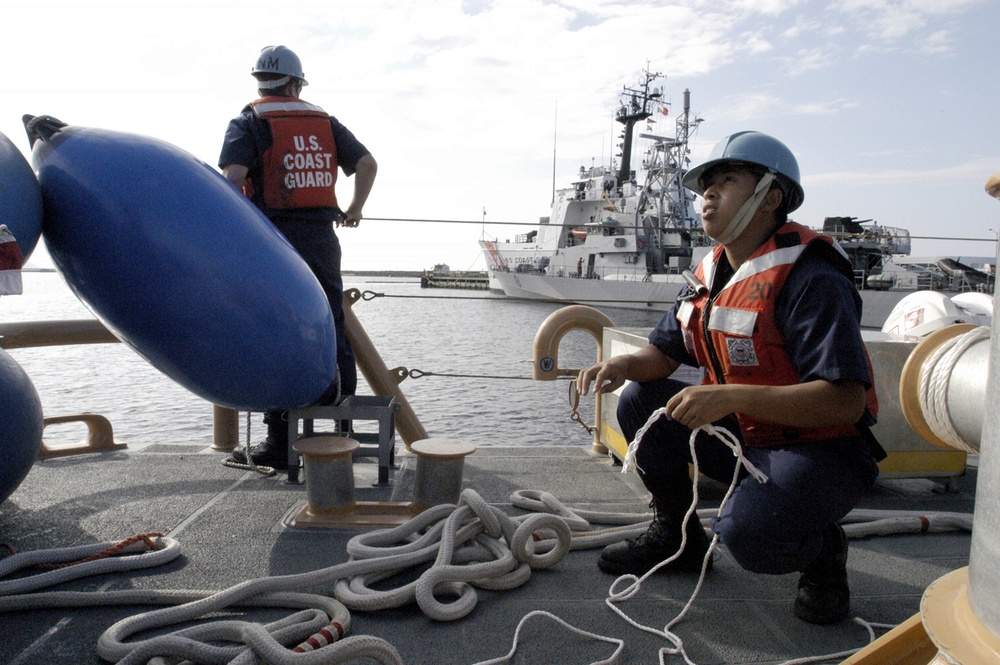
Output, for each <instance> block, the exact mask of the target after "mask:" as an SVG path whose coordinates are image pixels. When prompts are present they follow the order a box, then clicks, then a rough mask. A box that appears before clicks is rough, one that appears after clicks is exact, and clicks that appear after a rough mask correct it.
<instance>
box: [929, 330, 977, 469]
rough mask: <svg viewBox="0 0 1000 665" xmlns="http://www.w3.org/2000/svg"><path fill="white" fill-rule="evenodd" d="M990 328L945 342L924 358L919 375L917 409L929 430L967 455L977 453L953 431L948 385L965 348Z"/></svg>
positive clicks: (975, 447)
mask: <svg viewBox="0 0 1000 665" xmlns="http://www.w3.org/2000/svg"><path fill="white" fill-rule="evenodd" d="M990 330H991V329H990V327H989V326H979V327H977V328H973V329H972V330H970V331H968V332H966V333H963V334H961V335H958V336H956V337H953V338H951V339H949V340H946V341H945V342H943V343H942V344H941V346H940V347H938V349H937V350H936V351H935V352H934V353H933V354H932V355H931V357H930V358H928V359H927V360H926V361H925V362H924V364H923V366H922V368H921V372H920V409H921V411H922V412H923V414H924V419H925V420H926V421H927V424H928V426H929V427H930V428H931V431H932V432H934V434H935V435H936V436H937V437H938V438H940V439H941V440H942V441H944V442H945V443H947V444H948V445H950V446H952V447H954V448H956V449H957V450H962V451H965V452H967V453H973V454H976V453H978V452H979V449H978V447H977V446H975V445H973V444H972V443H970V442H968V441H965V440H964V439H963V438H962V437H961V435H960V434H959V433H958V432H957V431H956V430H955V426H954V424H953V423H952V421H951V417H950V416H949V414H948V384H949V383H950V381H951V374H952V372H953V371H954V369H955V365H956V364H957V363H958V360H959V358H961V357H962V354H964V353H965V352H966V351H967V350H968V349H969V347H971V346H972V345H973V344H975V343H976V342H979V341H981V340H984V339H989V338H990Z"/></svg>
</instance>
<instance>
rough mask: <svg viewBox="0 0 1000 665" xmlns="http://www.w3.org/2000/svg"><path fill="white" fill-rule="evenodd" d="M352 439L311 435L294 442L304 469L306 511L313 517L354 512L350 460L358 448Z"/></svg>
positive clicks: (352, 478)
mask: <svg viewBox="0 0 1000 665" xmlns="http://www.w3.org/2000/svg"><path fill="white" fill-rule="evenodd" d="M360 445H361V444H360V443H358V442H357V441H356V440H354V439H348V438H346V437H342V436H314V437H309V438H306V439H300V440H299V441H296V442H295V444H294V445H293V447H294V448H295V450H297V451H298V452H299V454H300V455H302V459H303V465H304V467H305V481H306V500H307V501H308V506H307V511H308V513H309V514H310V515H312V516H324V515H339V514H343V513H350V512H353V511H354V509H355V507H356V505H357V504H356V501H355V499H354V463H353V460H352V458H351V456H352V454H353V453H354V451H355V450H357V449H358V448H359V447H360Z"/></svg>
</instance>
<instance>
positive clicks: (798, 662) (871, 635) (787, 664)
mask: <svg viewBox="0 0 1000 665" xmlns="http://www.w3.org/2000/svg"><path fill="white" fill-rule="evenodd" d="M853 621H854V623H856V624H858V625H859V626H861V627H862V628H864V629H865V630H866V631H868V644H871V643H872V642H874V641H875V628H881V629H892V628H895V626H894V625H892V624H888V623H871V622H868V621H865V620H864V619H862V618H860V617H854V619H853ZM862 649H864V647H858V648H856V649H848V650H847V651H838V652H837V653H828V654H825V655H822V656H806V657H805V658H795V659H793V660H786V661H784V662H783V663H780V665H808V664H809V663H823V662H826V661H828V660H832V661H836V662H838V663H839V662H840V661H842V660H843V659H844V658H849V657H850V656H853V655H854V654H856V653H857V652H859V651H861V650H862Z"/></svg>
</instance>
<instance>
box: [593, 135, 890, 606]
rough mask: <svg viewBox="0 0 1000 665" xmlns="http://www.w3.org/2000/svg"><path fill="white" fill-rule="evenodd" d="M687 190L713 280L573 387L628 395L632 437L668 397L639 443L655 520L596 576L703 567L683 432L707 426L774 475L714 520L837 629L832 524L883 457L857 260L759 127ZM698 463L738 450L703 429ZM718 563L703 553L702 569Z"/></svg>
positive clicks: (845, 598) (727, 143)
mask: <svg viewBox="0 0 1000 665" xmlns="http://www.w3.org/2000/svg"><path fill="white" fill-rule="evenodd" d="M684 185H685V186H686V187H688V188H689V189H691V190H693V191H695V192H696V193H698V194H700V195H701V196H702V197H703V202H702V224H703V226H704V228H705V232H706V233H708V235H710V236H711V237H712V238H713V239H715V240H716V241H718V243H719V244H718V245H717V246H716V247H715V248H714V249H713V251H712V252H711V253H709V254H708V255H707V256H706V257H705V259H704V260H703V261H702V262H701V264H700V265H699V266H698V267H697V269H696V270H695V277H696V278H697V279H698V280H700V282H701V283H702V284H703V285H704V286H705V287H707V288H698V289H695V288H693V287H691V288H689V289H688V291H687V292H686V293H684V294H682V295H681V297H679V298H678V300H677V302H676V303H675V304H674V306H673V307H672V308H671V309H670V311H669V312H667V314H666V315H664V317H663V318H662V319H661V320H660V322H659V323H658V324H657V326H656V328H655V329H654V330H653V332H652V333H651V334H650V335H649V345H648V346H646V347H644V348H643V349H641V350H639V351H637V352H635V353H632V354H628V355H620V356H615V357H613V358H610V359H609V360H605V361H603V362H600V363H598V364H597V365H595V366H593V367H591V368H589V369H587V370H585V371H584V372H582V373H581V374H580V375H579V377H578V378H577V386H578V389H579V391H580V394H582V395H586V394H587V392H588V391H589V389H590V387H591V385H592V384H593V386H594V388H595V390H596V391H597V392H599V393H607V392H610V391H613V390H617V389H618V388H620V387H621V386H622V385H624V384H625V382H626V381H632V382H633V383H631V384H629V385H628V386H627V387H626V388H625V390H624V391H623V393H622V396H621V399H620V401H619V406H618V414H617V415H618V422H619V424H620V426H621V430H622V433H623V434H624V435H625V437H626V438H627V439H628V440H629V441H632V440H633V439H634V437H635V435H636V433H637V431H638V430H639V429H640V428H641V427H642V426H643V425H645V423H646V421H647V419H648V418H649V417H650V416H651V414H652V413H653V412H654V411H655V410H656V409H658V408H661V407H664V406H665V407H666V418H660V419H659V420H657V421H656V422H655V424H653V425H652V426H651V427H650V428H649V429H648V430H647V431H646V433H645V435H644V437H643V438H642V441H641V443H640V445H639V446H638V449H637V451H636V457H635V463H636V467H637V468H638V469H639V476H640V478H641V479H642V482H643V484H644V485H645V486H646V489H648V490H649V492H650V493H651V495H652V506H653V508H654V518H653V521H652V523H651V524H650V527H649V529H648V530H647V531H646V533H644V534H642V535H641V536H639V537H638V538H636V539H634V540H631V541H627V542H622V543H616V544H614V545H609V546H608V547H606V548H605V549H604V551H603V552H602V553H601V556H600V559H599V560H598V566H599V567H600V568H601V570H603V571H605V572H608V573H612V574H616V575H621V574H624V573H632V574H635V575H641V574H643V573H645V572H647V571H648V570H650V569H651V568H652V567H653V566H655V565H656V564H658V563H659V562H661V561H663V560H665V559H667V558H668V557H671V556H673V555H674V554H675V553H677V552H678V550H680V547H681V538H682V534H684V533H686V534H687V541H686V545H685V547H684V550H683V552H681V554H680V556H679V557H678V558H677V559H676V560H674V561H673V562H671V563H670V564H667V565H666V566H664V567H663V568H661V569H660V570H661V571H677V570H681V571H697V570H699V569H700V567H701V565H702V560H703V559H704V556H705V554H706V552H707V550H708V547H709V540H708V537H707V535H706V533H705V531H704V529H702V527H701V524H700V523H699V521H698V518H697V516H696V515H693V516H692V518H691V519H690V520H689V521H688V522H687V523H686V524H685V523H684V516H685V514H686V513H687V510H688V508H689V507H690V504H691V502H692V496H693V494H692V486H691V483H692V481H691V478H690V473H689V470H688V464H689V462H690V461H691V456H690V450H689V439H690V436H691V432H692V430H695V429H697V428H699V427H702V426H704V425H709V424H713V423H714V424H716V425H719V426H724V427H726V428H727V429H728V430H730V431H731V432H732V433H734V434H736V435H737V436H738V437H739V439H740V442H741V449H742V453H743V455H744V456H745V457H746V459H747V460H748V461H749V462H751V463H752V464H753V465H754V466H755V467H756V468H757V469H759V470H760V471H762V472H763V473H764V474H765V475H766V476H767V478H768V479H767V481H766V482H759V481H758V480H756V479H755V478H754V477H753V476H750V475H748V474H747V473H746V471H745V470H743V472H742V480H741V481H740V484H739V486H738V488H737V489H736V491H735V492H734V493H733V495H732V497H731V499H730V501H729V502H728V503H727V504H726V506H725V510H724V511H723V513H722V514H721V515H720V516H719V517H717V518H715V519H714V520H713V522H712V529H713V530H714V531H715V532H716V533H717V534H719V536H720V539H721V541H722V543H723V544H724V545H725V546H726V547H727V549H728V550H729V552H730V554H732V556H733V558H734V559H735V560H736V562H737V563H738V564H739V565H740V566H742V567H743V568H745V569H747V570H750V571H752V572H756V573H768V574H785V573H792V572H800V573H801V574H800V578H799V590H798V596H797V598H796V600H795V605H794V612H795V614H796V616H798V617H799V618H801V619H804V620H805V621H809V622H813V623H820V624H825V623H833V622H836V621H840V620H841V619H843V618H844V617H845V616H847V614H848V612H849V609H850V592H849V589H848V583H847V538H846V536H845V534H844V530H843V529H842V528H841V527H840V525H839V524H838V521H839V520H840V519H841V518H843V517H844V516H845V515H847V513H848V512H850V510H851V509H852V508H853V507H854V506H855V504H856V503H857V502H858V500H859V499H860V498H861V497H862V495H863V494H864V493H865V492H866V491H867V490H868V489H869V488H870V487H871V486H872V484H873V483H874V482H875V479H876V477H877V476H878V467H877V466H876V461H877V460H878V459H881V458H882V457H884V456H885V453H884V452H882V450H881V448H880V447H879V446H878V444H877V443H876V442H875V441H874V439H873V438H872V437H871V433H870V430H869V429H868V425H869V424H871V423H872V422H874V420H873V419H874V416H875V414H876V412H877V409H878V404H877V401H876V399H875V392H874V388H873V379H872V375H871V368H870V363H869V362H868V357H867V354H866V351H865V347H864V344H863V342H862V340H861V329H860V320H861V297H860V294H859V293H858V291H857V289H856V288H855V287H854V284H853V281H852V279H851V277H850V275H851V271H850V262H849V261H848V259H847V256H846V255H845V254H844V252H843V250H841V249H840V247H839V246H838V245H837V244H836V243H835V242H834V241H833V240H832V239H831V238H829V237H827V236H824V235H821V234H819V233H816V232H814V231H811V230H809V229H807V228H806V227H804V226H801V225H799V224H797V223H795V222H789V221H787V214H788V213H789V212H791V211H793V210H795V209H796V208H797V207H798V206H799V205H800V204H801V203H802V200H803V191H802V186H801V185H800V184H799V167H798V163H797V162H796V160H795V157H794V155H793V154H792V153H791V151H789V150H788V148H787V147H786V146H785V145H784V144H783V143H781V142H779V141H777V140H776V139H774V138H772V137H770V136H768V135H766V134H761V133H760V132H739V133H736V134H733V135H732V136H729V137H726V138H725V139H723V140H722V141H721V142H720V143H719V144H718V145H716V146H715V148H714V150H713V151H712V154H711V156H710V157H709V159H708V161H706V162H705V163H704V164H701V165H699V166H697V167H695V168H693V169H691V170H690V171H689V172H688V173H687V174H686V175H685V177H684ZM682 363H683V364H686V365H691V366H695V367H701V368H704V370H705V374H704V377H705V378H704V380H703V382H702V384H701V385H697V386H691V385H687V384H685V383H683V382H681V381H678V380H676V379H673V378H670V377H671V375H672V374H673V373H674V371H675V370H676V369H677V368H678V367H679V366H680V364H682ZM695 451H696V454H697V456H698V465H699V469H700V471H701V472H703V473H705V474H706V475H707V476H709V477H711V478H714V479H716V480H720V481H723V482H727V483H728V482H730V480H731V479H732V475H733V472H734V470H735V465H736V463H737V462H736V459H735V457H734V455H733V453H732V452H731V451H730V449H729V448H728V447H726V446H725V445H724V444H723V443H722V442H721V441H719V440H718V439H716V438H715V437H714V436H710V435H709V434H707V433H706V432H704V431H702V432H699V434H698V437H697V439H696V444H695ZM710 563H711V561H709V564H710Z"/></svg>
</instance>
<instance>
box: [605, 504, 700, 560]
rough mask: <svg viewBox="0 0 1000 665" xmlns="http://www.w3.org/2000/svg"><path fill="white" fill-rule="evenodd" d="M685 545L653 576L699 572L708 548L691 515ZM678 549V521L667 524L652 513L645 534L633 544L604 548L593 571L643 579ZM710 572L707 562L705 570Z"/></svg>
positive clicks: (664, 519)
mask: <svg viewBox="0 0 1000 665" xmlns="http://www.w3.org/2000/svg"><path fill="white" fill-rule="evenodd" d="M686 530H687V543H686V544H685V546H684V551H683V552H682V553H681V555H680V556H679V557H677V558H676V559H674V560H673V561H671V562H670V563H668V564H667V565H665V566H663V567H662V568H660V569H659V570H658V571H657V572H670V571H675V572H676V571H681V572H690V573H697V572H700V571H701V566H702V562H703V561H704V559H705V553H706V552H708V546H709V544H710V542H709V538H708V535H707V534H706V533H705V529H704V528H702V526H701V522H700V521H699V520H698V516H697V515H694V514H693V515H691V518H690V519H689V520H688V522H687V528H686ZM680 546H681V530H680V520H679V519H678V520H676V521H674V520H670V519H669V518H668V517H667V516H666V515H664V514H663V513H662V512H661V511H658V510H656V511H655V512H654V515H653V521H652V523H651V524H650V525H649V528H648V529H647V530H646V533H644V534H642V535H640V536H639V537H638V538H634V539H633V540H626V541H623V542H620V543H614V544H613V545H608V546H607V547H605V548H604V551H603V552H601V556H600V558H598V559H597V567H598V568H600V569H601V570H602V571H604V572H605V573H611V574H612V575H625V574H629V573H630V574H632V575H644V574H646V573H647V572H649V570H650V569H651V568H653V566H655V565H656V564H658V563H660V562H661V561H663V560H665V559H668V558H670V557H672V556H673V555H674V554H676V553H677V550H679V549H680ZM711 569H712V560H711V559H709V561H708V566H707V570H711Z"/></svg>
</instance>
